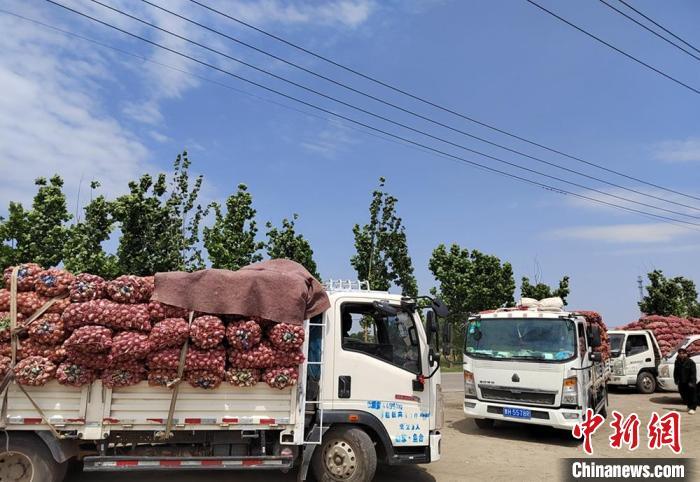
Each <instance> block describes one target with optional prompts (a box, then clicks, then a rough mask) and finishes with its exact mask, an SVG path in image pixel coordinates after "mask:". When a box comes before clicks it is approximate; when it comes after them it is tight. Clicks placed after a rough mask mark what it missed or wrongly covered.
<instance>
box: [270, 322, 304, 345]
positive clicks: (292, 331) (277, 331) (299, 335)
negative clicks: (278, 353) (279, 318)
mask: <svg viewBox="0 0 700 482" xmlns="http://www.w3.org/2000/svg"><path fill="white" fill-rule="evenodd" d="M267 337H268V338H269V339H270V342H271V343H272V345H273V346H274V347H275V348H277V349H279V350H282V351H293V350H298V349H299V348H301V346H302V345H303V344H304V328H303V327H302V326H299V325H291V324H289V323H277V324H275V325H273V326H272V328H270V329H269V330H268V332H267Z"/></svg>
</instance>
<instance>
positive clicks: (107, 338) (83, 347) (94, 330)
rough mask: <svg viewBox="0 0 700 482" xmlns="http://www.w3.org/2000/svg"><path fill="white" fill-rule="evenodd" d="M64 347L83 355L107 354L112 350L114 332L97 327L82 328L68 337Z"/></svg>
mask: <svg viewBox="0 0 700 482" xmlns="http://www.w3.org/2000/svg"><path fill="white" fill-rule="evenodd" d="M63 347H64V348H65V349H66V350H70V351H78V352H82V353H105V352H107V351H109V350H110V349H111V348H112V330H110V329H109V328H105V327H104V326H97V325H88V326H82V327H80V328H78V329H77V330H75V331H74V332H73V334H72V335H71V336H69V337H68V339H67V340H66V341H65V342H64V343H63Z"/></svg>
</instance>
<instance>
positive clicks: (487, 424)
mask: <svg viewBox="0 0 700 482" xmlns="http://www.w3.org/2000/svg"><path fill="white" fill-rule="evenodd" d="M474 423H475V424H476V426H477V427H479V428H480V429H481V430H488V429H491V428H493V424H494V423H495V420H493V419H492V418H475V419H474Z"/></svg>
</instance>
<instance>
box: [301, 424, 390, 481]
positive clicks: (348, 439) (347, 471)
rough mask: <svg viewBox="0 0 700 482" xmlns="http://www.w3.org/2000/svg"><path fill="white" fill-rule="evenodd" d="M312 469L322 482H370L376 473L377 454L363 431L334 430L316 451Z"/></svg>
mask: <svg viewBox="0 0 700 482" xmlns="http://www.w3.org/2000/svg"><path fill="white" fill-rule="evenodd" d="M311 468H312V470H313V473H314V475H315V476H316V480H318V481H319V482H331V481H340V480H342V481H347V482H369V481H370V480H372V479H373V478H374V472H375V471H376V470H377V451H376V450H375V448H374V442H372V439H371V438H369V435H367V432H365V431H364V430H362V429H360V428H357V427H334V428H332V429H330V430H329V431H328V432H326V433H325V435H324V436H323V442H322V443H321V445H320V446H319V447H317V448H316V450H315V451H314V455H313V459H312V460H311Z"/></svg>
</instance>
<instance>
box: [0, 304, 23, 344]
mask: <svg viewBox="0 0 700 482" xmlns="http://www.w3.org/2000/svg"><path fill="white" fill-rule="evenodd" d="M10 321H11V320H10V313H9V312H8V311H2V312H0V341H8V340H9V339H10V338H12V336H11V335H12V334H11V333H10ZM22 321H24V315H23V314H21V313H17V325H18V326H21V325H22Z"/></svg>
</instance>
